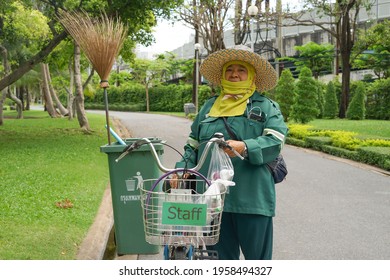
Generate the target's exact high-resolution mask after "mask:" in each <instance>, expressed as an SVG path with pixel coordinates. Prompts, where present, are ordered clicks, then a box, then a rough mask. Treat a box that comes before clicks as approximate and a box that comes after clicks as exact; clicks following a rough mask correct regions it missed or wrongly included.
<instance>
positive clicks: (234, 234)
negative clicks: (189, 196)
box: [176, 45, 287, 260]
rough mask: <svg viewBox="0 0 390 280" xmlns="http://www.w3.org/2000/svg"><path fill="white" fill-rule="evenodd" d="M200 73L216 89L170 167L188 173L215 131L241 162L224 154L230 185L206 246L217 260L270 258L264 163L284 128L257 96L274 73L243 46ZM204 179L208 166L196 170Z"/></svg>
mask: <svg viewBox="0 0 390 280" xmlns="http://www.w3.org/2000/svg"><path fill="white" fill-rule="evenodd" d="M200 73H201V74H202V75H203V76H204V77H205V79H206V80H208V81H209V82H211V83H212V84H214V85H219V86H220V87H221V93H220V95H219V96H218V97H212V98H210V99H209V100H208V101H206V103H205V104H204V105H203V106H202V108H201V109H200V111H199V113H198V115H197V116H196V118H195V120H194V122H193V124H192V126H191V133H190V135H189V138H188V140H187V143H186V145H185V147H184V149H185V153H184V159H183V160H182V161H181V162H179V163H177V164H176V167H185V166H186V167H187V168H192V167H194V166H195V165H196V163H197V160H198V156H200V155H201V154H202V150H203V148H204V147H203V146H202V145H199V144H200V143H204V142H205V141H208V140H209V139H211V138H212V137H213V135H214V133H216V132H222V133H223V134H224V137H225V139H226V140H227V142H228V144H229V145H230V146H231V147H233V148H234V149H235V150H236V151H237V152H239V153H240V154H241V155H242V156H243V157H244V158H245V159H244V160H241V159H239V158H238V157H236V155H235V154H234V153H233V152H232V151H230V150H226V152H227V153H228V155H229V156H230V157H231V159H232V163H233V166H234V178H233V181H234V182H235V183H236V185H235V186H234V187H230V189H229V193H228V194H227V195H226V197H225V206H224V212H223V215H222V222H221V231H220V239H219V242H218V243H217V244H216V245H214V246H212V248H209V249H212V250H216V251H217V252H218V255H219V259H222V260H227V259H228V260H238V259H239V258H240V250H241V251H242V253H243V255H244V257H245V259H248V260H260V259H271V258H272V242H273V225H272V217H273V216H275V200H276V199H275V183H274V181H273V178H272V176H271V173H270V171H269V170H268V168H267V166H266V163H269V162H271V161H273V160H274V159H275V158H276V157H277V156H278V155H279V153H280V151H281V149H282V147H283V144H284V141H285V137H286V135H287V127H286V124H285V123H284V121H283V116H282V114H281V112H280V110H279V106H278V105H277V104H276V103H275V102H273V101H272V100H270V99H268V98H267V97H265V96H264V95H262V94H261V92H263V91H266V90H270V89H272V88H273V87H274V86H275V85H276V83H277V80H278V79H277V74H276V71H275V70H274V69H273V67H272V66H271V64H270V63H269V62H268V61H267V60H265V59H264V58H262V57H261V56H260V55H258V54H255V53H254V52H252V50H251V49H249V48H247V47H246V46H242V45H239V46H235V47H233V48H231V49H224V50H220V51H217V52H214V53H212V54H210V55H209V56H208V57H207V58H206V59H205V60H204V62H203V63H202V65H201V67H200ZM200 171H201V173H203V174H204V175H207V171H208V166H207V164H205V165H204V166H203V168H202V169H201V170H200Z"/></svg>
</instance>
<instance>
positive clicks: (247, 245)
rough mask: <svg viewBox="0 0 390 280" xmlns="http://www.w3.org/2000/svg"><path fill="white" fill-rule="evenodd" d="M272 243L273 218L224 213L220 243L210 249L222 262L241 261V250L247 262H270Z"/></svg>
mask: <svg viewBox="0 0 390 280" xmlns="http://www.w3.org/2000/svg"><path fill="white" fill-rule="evenodd" d="M272 242H273V224H272V217H267V216H263V215H254V214H240V213H229V212H224V213H223V214H222V222H221V232H220V237H219V242H218V243H217V244H216V245H214V246H210V248H209V249H211V250H216V251H217V252H218V256H219V259H220V260H239V259H240V249H241V251H242V253H243V255H244V257H245V259H246V260H270V259H272V245H273V243H272Z"/></svg>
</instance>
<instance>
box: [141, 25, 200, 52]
mask: <svg viewBox="0 0 390 280" xmlns="http://www.w3.org/2000/svg"><path fill="white" fill-rule="evenodd" d="M194 33H195V32H194V30H193V29H190V28H188V27H186V26H184V24H183V23H180V22H176V23H174V24H172V23H171V22H168V21H160V22H159V23H158V24H157V26H156V27H155V32H154V33H153V36H154V38H155V41H156V42H155V43H154V44H152V45H151V46H149V47H144V46H141V51H142V52H149V53H152V54H159V53H164V52H166V51H172V50H174V49H176V48H178V47H180V46H182V45H184V44H185V43H188V42H190V38H191V34H192V35H194Z"/></svg>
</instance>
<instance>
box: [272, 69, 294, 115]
mask: <svg viewBox="0 0 390 280" xmlns="http://www.w3.org/2000/svg"><path fill="white" fill-rule="evenodd" d="M294 98H295V79H294V77H293V75H292V73H291V71H290V69H284V70H283V71H282V75H281V76H280V79H279V82H278V84H277V85H276V87H275V101H276V102H278V103H279V106H280V111H281V112H282V114H283V117H284V120H285V121H288V120H289V118H290V113H291V107H292V105H293V104H294Z"/></svg>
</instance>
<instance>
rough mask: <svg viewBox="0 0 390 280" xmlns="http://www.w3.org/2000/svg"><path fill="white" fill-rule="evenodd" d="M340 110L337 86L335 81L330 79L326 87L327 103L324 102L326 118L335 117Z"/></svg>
mask: <svg viewBox="0 0 390 280" xmlns="http://www.w3.org/2000/svg"><path fill="white" fill-rule="evenodd" d="M338 111H339V105H338V102H337V96H336V88H335V86H334V83H333V82H332V81H330V82H329V83H328V85H327V87H326V92H325V104H324V118H328V119H334V118H336V116H337V114H338Z"/></svg>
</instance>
